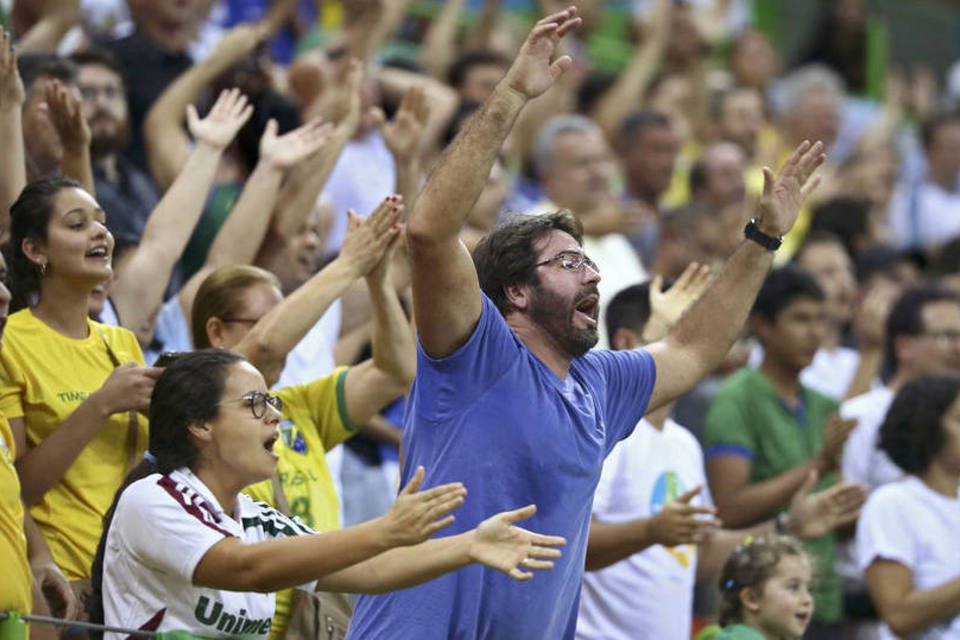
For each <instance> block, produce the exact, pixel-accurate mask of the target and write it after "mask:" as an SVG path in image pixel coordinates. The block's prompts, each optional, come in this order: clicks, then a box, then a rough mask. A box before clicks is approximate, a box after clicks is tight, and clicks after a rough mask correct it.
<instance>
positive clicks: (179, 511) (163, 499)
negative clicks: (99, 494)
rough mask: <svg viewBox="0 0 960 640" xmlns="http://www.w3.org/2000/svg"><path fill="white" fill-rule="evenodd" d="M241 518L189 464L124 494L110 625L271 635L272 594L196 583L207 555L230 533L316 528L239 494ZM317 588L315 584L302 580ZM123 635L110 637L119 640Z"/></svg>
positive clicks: (106, 578) (107, 581)
mask: <svg viewBox="0 0 960 640" xmlns="http://www.w3.org/2000/svg"><path fill="white" fill-rule="evenodd" d="M235 515H236V517H231V516H230V515H228V514H226V513H225V512H224V511H223V509H222V508H221V507H220V504H219V503H218V502H217V499H216V498H215V497H214V495H213V493H212V492H211V491H210V490H209V489H208V488H207V487H206V485H204V484H203V482H201V481H200V479H199V478H197V476H195V475H194V474H193V473H192V472H191V471H190V470H189V469H186V468H184V469H178V470H177V471H174V472H173V473H171V474H170V475H168V476H164V475H160V474H154V475H151V476H148V477H146V478H143V479H142V480H138V481H137V482H134V483H133V484H131V485H130V486H129V487H127V489H126V490H125V491H124V492H123V495H122V496H121V498H120V501H119V503H118V504H117V509H116V513H115V514H114V517H113V523H112V525H111V527H110V532H109V534H108V536H107V547H106V553H105V556H104V563H103V567H104V569H103V605H104V606H103V608H104V622H105V623H106V624H107V625H113V626H121V627H128V628H133V629H143V630H151V631H189V632H191V633H193V634H195V635H200V636H204V637H207V638H228V637H229V638H266V637H268V636H269V634H270V624H271V620H272V618H273V611H274V595H273V594H272V593H270V594H263V593H240V592H236V591H222V590H219V589H208V588H205V587H198V586H196V585H194V584H193V572H194V570H195V569H196V567H197V565H198V564H199V563H200V560H201V559H202V558H203V556H204V554H206V552H207V551H208V550H209V549H210V548H211V547H212V546H213V545H215V544H216V543H218V542H220V541H221V540H223V539H224V538H226V537H230V536H234V537H237V538H240V539H241V540H242V541H243V542H246V543H255V542H262V541H264V540H270V539H272V538H281V537H288V536H292V535H300V534H309V533H313V531H312V530H311V529H309V528H308V527H306V526H304V525H303V524H302V523H300V522H299V521H296V520H292V519H290V518H288V517H286V516H284V515H283V514H282V513H280V512H279V511H277V510H276V509H274V508H273V507H271V506H269V505H267V504H265V503H263V502H256V501H254V500H252V499H250V498H249V497H247V496H245V495H243V494H241V495H239V496H237V512H236V514H235ZM303 588H305V589H312V588H313V585H304V586H303ZM121 637H122V636H121V635H119V634H109V633H108V634H105V638H107V639H109V640H115V639H117V638H121Z"/></svg>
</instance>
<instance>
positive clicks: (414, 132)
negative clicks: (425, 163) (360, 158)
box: [383, 111, 423, 158]
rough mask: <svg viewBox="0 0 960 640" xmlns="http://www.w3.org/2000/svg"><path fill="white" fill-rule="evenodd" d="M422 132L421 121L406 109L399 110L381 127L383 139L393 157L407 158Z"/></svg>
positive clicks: (413, 149) (412, 151)
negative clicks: (390, 120) (391, 119)
mask: <svg viewBox="0 0 960 640" xmlns="http://www.w3.org/2000/svg"><path fill="white" fill-rule="evenodd" d="M422 133H423V123H421V122H418V121H417V119H416V117H415V116H414V115H413V114H412V113H410V112H407V111H401V112H400V113H398V114H397V116H396V118H394V119H393V121H392V122H390V123H388V124H386V125H384V127H383V141H384V142H385V143H386V145H387V149H389V150H390V153H392V154H393V155H394V156H395V157H398V158H409V157H410V156H412V155H413V154H414V152H415V151H416V149H417V143H418V142H419V141H420V136H421V134H422Z"/></svg>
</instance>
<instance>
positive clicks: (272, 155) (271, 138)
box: [260, 117, 333, 170]
mask: <svg viewBox="0 0 960 640" xmlns="http://www.w3.org/2000/svg"><path fill="white" fill-rule="evenodd" d="M331 135H333V125H332V124H329V123H325V122H324V121H323V118H319V117H318V118H314V119H312V120H310V121H308V122H306V123H304V124H302V125H300V126H299V127H297V128H296V129H294V130H293V131H288V132H287V133H285V134H283V135H282V136H278V135H277V121H276V120H274V119H273V118H271V119H270V121H269V122H267V126H266V128H264V130H263V136H261V138H260V159H261V160H262V161H264V162H267V163H269V164H270V165H271V166H273V167H275V168H277V169H281V170H282V169H289V168H290V167H292V166H294V165H295V164H297V163H298V162H300V161H301V160H303V159H304V158H306V157H308V156H310V155H312V154H314V153H316V152H317V151H319V150H320V149H321V148H323V145H324V144H326V143H327V141H328V140H329V139H330V136H331Z"/></svg>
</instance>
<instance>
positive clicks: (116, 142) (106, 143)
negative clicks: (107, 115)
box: [90, 120, 130, 158]
mask: <svg viewBox="0 0 960 640" xmlns="http://www.w3.org/2000/svg"><path fill="white" fill-rule="evenodd" d="M128 144H130V121H129V120H127V121H124V122H119V123H116V126H114V127H113V130H112V131H110V132H109V133H103V132H101V133H94V134H93V136H92V137H91V138H90V155H91V156H93V157H94V158H99V157H102V156H105V155H109V154H111V153H119V152H121V151H123V150H124V149H126V148H127V145H128Z"/></svg>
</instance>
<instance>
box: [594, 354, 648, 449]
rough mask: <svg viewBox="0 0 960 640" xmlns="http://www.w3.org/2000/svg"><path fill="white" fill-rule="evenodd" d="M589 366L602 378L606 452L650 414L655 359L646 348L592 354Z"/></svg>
mask: <svg viewBox="0 0 960 640" xmlns="http://www.w3.org/2000/svg"><path fill="white" fill-rule="evenodd" d="M585 361H586V363H588V364H590V365H593V366H594V367H596V368H597V369H598V370H599V371H600V375H601V377H602V379H603V387H602V389H603V395H602V398H603V412H604V417H605V419H606V424H607V450H608V451H609V450H611V449H612V448H613V445H614V444H616V443H617V442H618V441H619V440H622V439H623V438H625V437H627V436H628V435H630V433H631V432H632V431H633V429H634V428H635V427H636V426H637V423H638V422H640V419H641V418H642V417H643V415H644V414H645V413H646V412H647V405H648V404H649V402H650V394H651V393H653V386H654V383H655V382H656V378H657V368H656V365H655V364H654V362H653V357H652V356H651V355H650V354H649V353H648V352H647V351H646V350H643V349H637V350H623V351H607V350H603V349H601V350H597V351H591V352H590V353H588V354H587V355H586V356H585Z"/></svg>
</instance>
